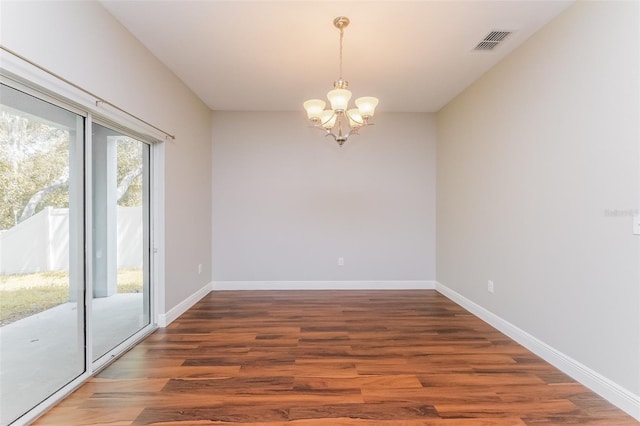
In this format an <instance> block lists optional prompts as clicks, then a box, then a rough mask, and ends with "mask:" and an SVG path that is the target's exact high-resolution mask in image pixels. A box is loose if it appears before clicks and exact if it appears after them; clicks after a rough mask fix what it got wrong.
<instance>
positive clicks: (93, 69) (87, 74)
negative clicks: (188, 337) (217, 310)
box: [0, 1, 211, 311]
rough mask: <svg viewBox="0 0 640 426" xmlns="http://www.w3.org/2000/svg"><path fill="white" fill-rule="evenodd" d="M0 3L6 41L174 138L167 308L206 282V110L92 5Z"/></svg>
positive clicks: (169, 160)
mask: <svg viewBox="0 0 640 426" xmlns="http://www.w3.org/2000/svg"><path fill="white" fill-rule="evenodd" d="M1 7H2V15H1V18H0V19H1V21H0V28H1V30H0V39H1V42H2V44H3V45H4V46H6V47H8V48H10V49H12V50H14V51H16V52H18V53H19V54H21V55H23V56H25V57H27V58H29V59H31V60H33V61H35V62H37V63H39V64H40V65H43V66H45V67H47V68H49V69H50V70H52V71H54V72H56V73H58V74H60V75H61V76H63V77H65V78H66V79H68V80H70V81H72V82H74V83H75V84H78V85H80V86H82V87H84V88H86V89H88V90H90V91H92V92H94V93H96V94H98V95H99V96H101V97H103V98H105V99H107V100H109V101H110V102H112V103H114V104H115V105H118V106H119V107H121V108H123V109H125V110H128V111H130V112H132V113H134V114H136V115H137V116H139V117H142V118H144V119H145V120H146V121H149V122H151V123H153V124H155V125H156V126H158V127H160V128H162V129H165V130H167V131H169V132H172V133H174V134H175V135H176V136H177V138H176V140H175V141H173V142H167V143H166V144H165V145H166V146H165V185H166V186H165V188H166V192H165V194H164V197H165V199H164V201H165V208H166V211H165V226H164V235H165V253H164V255H165V259H166V269H165V281H166V289H165V307H166V309H167V310H168V309H170V308H172V307H173V306H175V305H177V304H178V303H179V302H181V301H182V300H184V299H185V298H187V297H188V296H190V295H192V294H193V293H194V292H196V291H197V290H199V289H200V288H202V287H203V286H204V285H206V284H207V283H209V282H210V281H211V161H210V159H211V143H210V142H211V133H210V119H211V118H210V111H209V109H208V108H207V107H206V106H205V105H204V104H203V103H202V102H201V101H200V100H199V99H198V98H197V97H196V96H195V95H194V94H193V93H192V92H191V91H190V90H189V89H188V88H187V87H186V86H185V85H184V84H183V83H182V82H181V81H179V80H178V78H177V77H176V76H175V75H174V74H172V73H171V72H170V71H169V70H168V69H167V68H166V67H164V66H163V65H162V64H161V63H160V62H159V61H158V60H157V59H156V58H155V57H154V56H153V55H152V54H151V53H150V52H149V51H148V50H146V49H145V48H144V47H143V46H142V45H141V44H140V42H138V41H137V40H136V39H135V38H134V37H133V36H132V35H131V34H130V33H129V32H127V31H126V30H125V29H124V28H123V27H122V26H121V25H120V24H119V23H118V22H117V21H116V20H115V19H114V18H113V17H112V16H111V15H110V14H109V13H108V12H107V11H106V10H105V9H104V8H103V7H102V6H101V5H100V4H99V3H97V2H80V1H45V2H14V1H3V2H2V6H1ZM150 19H152V18H150ZM158 25H166V23H162V22H159V23H158ZM199 263H200V264H202V265H203V271H202V274H198V270H197V265H198V264H199ZM162 308H163V307H160V310H161V311H162V310H163V309H162Z"/></svg>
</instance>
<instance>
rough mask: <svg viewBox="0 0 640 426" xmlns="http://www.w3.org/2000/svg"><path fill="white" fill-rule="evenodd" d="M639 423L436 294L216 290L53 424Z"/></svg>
mask: <svg viewBox="0 0 640 426" xmlns="http://www.w3.org/2000/svg"><path fill="white" fill-rule="evenodd" d="M285 423H286V424H292V425H337V426H340V425H398V426H399V425H406V426H412V425H461V426H464V425H524V424H602V425H628V424H629V425H631V424H638V423H637V422H636V421H635V420H634V419H632V418H631V417H629V416H627V415H626V414H624V413H623V412H622V411H620V410H618V409H616V408H615V407H613V406H612V405H611V404H609V403H608V402H606V401H605V400H603V399H602V398H600V397H598V396H597V395H595V394H594V393H592V392H590V391H589V390H588V389H586V388H585V387H584V386H582V385H580V384H578V383H576V382H575V381H573V380H571V379H570V378H569V377H567V376H566V375H564V374H563V373H561V372H559V371H558V370H557V369H555V368H554V367H552V366H550V365H549V364H547V363H545V362H544V361H542V360H541V359H540V358H538V357H537V356H535V355H533V354H532V353H531V352H529V351H528V350H526V349H524V348H523V347H522V346H520V345H518V344H516V343H514V342H513V341H512V340H510V339H509V338H507V337H505V336H504V335H503V334H501V333H499V332H498V331H496V330H495V329H493V328H492V327H490V326H489V325H487V324H485V323H484V322H482V321H481V320H479V319H478V318H476V317H474V316H472V315H471V314H469V313H468V312H467V311H465V310H464V309H462V308H460V307H459V306H458V305H456V304H454V303H452V302H451V301H449V300H448V299H447V298H445V297H444V296H442V295H440V294H438V293H437V292H435V291H430V290H425V291H414V290H411V291H323V292H319V291H307V292H287V291H273V292H232V291H228V292H216V293H212V294H210V295H208V296H207V297H205V298H204V299H203V300H202V301H200V302H199V303H198V304H197V305H196V306H194V307H193V308H192V309H190V310H189V311H188V312H186V313H185V314H184V315H183V316H181V317H180V318H179V319H177V320H176V321H175V322H174V323H172V324H171V325H170V326H169V327H167V328H165V329H161V330H158V331H157V332H155V333H154V334H152V335H151V336H149V337H148V338H147V339H146V340H144V341H143V342H142V343H140V344H139V345H137V346H136V347H134V348H133V349H132V350H131V351H129V352H128V353H126V354H125V355H124V356H122V357H121V358H120V359H119V360H117V361H116V362H115V363H113V364H112V365H111V366H109V367H108V368H106V369H105V370H103V371H102V372H101V373H100V374H98V375H97V377H95V378H93V379H91V380H90V381H89V382H88V383H86V384H85V385H83V386H82V387H81V388H79V389H78V390H77V391H76V392H75V393H74V394H72V395H71V396H70V397H68V398H67V399H65V400H64V401H62V402H61V403H60V404H59V405H58V406H56V407H55V408H53V409H52V410H51V411H50V412H49V413H47V415H45V416H44V417H42V418H41V419H40V420H39V421H38V422H37V424H40V425H65V426H70V425H205V424H216V425H229V424H233V425H247V424H260V425H281V424H285Z"/></svg>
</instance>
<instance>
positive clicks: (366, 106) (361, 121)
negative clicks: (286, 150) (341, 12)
mask: <svg viewBox="0 0 640 426" xmlns="http://www.w3.org/2000/svg"><path fill="white" fill-rule="evenodd" d="M333 25H334V26H335V27H336V28H337V29H339V30H340V78H339V79H338V81H334V82H333V90H331V91H330V92H329V93H327V98H328V99H329V102H330V104H331V109H324V108H325V105H326V102H325V101H323V100H321V99H310V100H308V101H306V102H305V103H304V109H305V110H307V117H309V121H310V122H311V124H312V126H313V127H315V128H318V129H321V130H324V131H325V132H326V135H325V136H331V137H333V139H334V140H335V141H336V142H338V145H340V146H342V145H343V144H344V143H345V142H346V141H347V139H348V138H349V136H351V135H357V134H358V131H359V130H360V128H361V127H363V126H369V125H371V124H373V123H371V122H370V120H371V117H373V113H374V111H375V109H376V106H377V105H378V98H374V97H371V96H365V97H362V98H358V99H356V106H357V108H352V109H349V100H350V99H351V91H350V90H348V87H349V82H347V81H345V80H343V79H342V38H343V36H344V29H345V28H346V27H347V26H348V25H349V18H347V17H345V16H338V17H337V18H336V19H334V20H333Z"/></svg>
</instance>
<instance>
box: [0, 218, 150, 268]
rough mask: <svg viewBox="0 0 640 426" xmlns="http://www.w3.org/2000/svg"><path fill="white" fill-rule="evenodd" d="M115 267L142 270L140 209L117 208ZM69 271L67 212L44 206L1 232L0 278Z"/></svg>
mask: <svg viewBox="0 0 640 426" xmlns="http://www.w3.org/2000/svg"><path fill="white" fill-rule="evenodd" d="M117 247H118V250H117V265H118V269H121V268H141V267H142V207H118V240H117ZM68 269H69V209H54V208H52V207H47V208H45V209H44V210H42V211H41V212H39V213H37V214H35V215H33V216H31V217H30V218H29V219H27V220H25V221H24V222H21V223H19V224H17V225H16V226H14V227H13V228H10V229H7V230H2V231H0V275H10V274H28V273H32V272H46V271H64V270H68Z"/></svg>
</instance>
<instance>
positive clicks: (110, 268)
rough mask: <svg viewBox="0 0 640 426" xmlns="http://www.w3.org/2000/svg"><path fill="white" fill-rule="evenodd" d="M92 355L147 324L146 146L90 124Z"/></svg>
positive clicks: (147, 158)
mask: <svg viewBox="0 0 640 426" xmlns="http://www.w3.org/2000/svg"><path fill="white" fill-rule="evenodd" d="M91 150H92V175H93V176H92V181H93V186H92V210H93V227H92V228H93V229H92V231H93V274H92V276H93V304H92V306H93V307H92V318H93V332H92V342H93V344H92V348H93V360H94V361H96V360H98V359H100V357H102V356H104V355H105V354H107V353H108V352H109V351H111V350H112V349H113V348H114V347H115V346H117V345H119V344H120V343H122V342H123V341H124V340H126V339H127V338H129V337H131V336H132V335H134V334H135V333H136V332H138V331H139V330H140V329H142V328H143V327H145V326H147V325H148V324H149V323H150V320H151V318H150V310H149V306H150V293H149V244H148V241H149V145H147V144H146V143H144V142H141V141H139V140H136V139H133V138H131V137H128V136H126V135H124V134H122V133H121V132H119V131H116V130H113V129H111V128H109V127H106V126H102V125H99V124H95V123H94V124H93V127H92V148H91Z"/></svg>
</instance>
